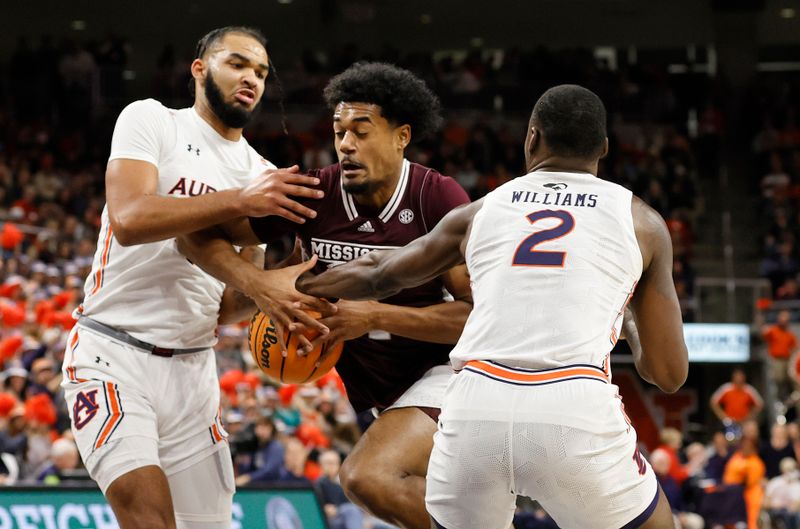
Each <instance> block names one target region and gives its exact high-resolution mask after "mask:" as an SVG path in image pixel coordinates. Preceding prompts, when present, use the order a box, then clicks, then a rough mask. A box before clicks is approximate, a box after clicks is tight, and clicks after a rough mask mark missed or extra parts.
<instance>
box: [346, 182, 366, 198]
mask: <svg viewBox="0 0 800 529" xmlns="http://www.w3.org/2000/svg"><path fill="white" fill-rule="evenodd" d="M342 187H343V188H344V190H345V191H347V192H348V193H350V194H351V195H367V194H369V192H370V191H371V190H372V189H371V188H372V186H370V185H369V182H358V183H355V182H353V183H347V182H344V183H342Z"/></svg>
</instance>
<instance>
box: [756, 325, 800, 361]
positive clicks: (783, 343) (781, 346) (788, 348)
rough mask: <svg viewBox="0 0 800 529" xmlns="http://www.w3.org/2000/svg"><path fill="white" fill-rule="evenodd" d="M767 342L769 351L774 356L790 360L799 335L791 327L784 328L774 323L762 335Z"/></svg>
mask: <svg viewBox="0 0 800 529" xmlns="http://www.w3.org/2000/svg"><path fill="white" fill-rule="evenodd" d="M761 336H762V337H763V338H764V342H766V344H767V351H769V355H770V356H771V357H772V358H780V359H784V360H788V359H789V356H791V354H792V351H793V350H794V348H795V347H797V337H796V336H795V335H794V333H793V332H792V331H790V330H789V329H782V328H781V327H780V326H778V325H772V326H770V327H768V328H767V330H765V331H764V333H763V334H762V335H761Z"/></svg>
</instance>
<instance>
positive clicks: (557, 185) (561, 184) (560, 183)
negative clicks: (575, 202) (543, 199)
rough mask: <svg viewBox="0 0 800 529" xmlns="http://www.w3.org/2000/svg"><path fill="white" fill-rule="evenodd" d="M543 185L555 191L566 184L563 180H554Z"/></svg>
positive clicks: (563, 187)
mask: <svg viewBox="0 0 800 529" xmlns="http://www.w3.org/2000/svg"><path fill="white" fill-rule="evenodd" d="M544 187H549V188H550V189H554V190H556V191H561V190H562V189H566V188H567V184H565V183H563V182H554V183H550V184H545V185H544Z"/></svg>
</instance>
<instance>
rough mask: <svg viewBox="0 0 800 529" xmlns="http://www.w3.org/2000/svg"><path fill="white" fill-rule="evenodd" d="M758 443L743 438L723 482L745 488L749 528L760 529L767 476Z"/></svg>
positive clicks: (726, 466) (729, 463) (728, 466)
mask: <svg viewBox="0 0 800 529" xmlns="http://www.w3.org/2000/svg"><path fill="white" fill-rule="evenodd" d="M757 448H758V445H757V444H756V441H754V440H752V439H750V438H748V437H742V440H741V442H740V444H739V449H738V450H737V451H736V452H734V453H733V455H732V456H731V458H730V460H729V461H728V463H727V464H726V465H725V473H724V474H723V477H722V482H723V483H725V484H727V485H743V486H744V502H745V507H746V508H747V528H748V529H758V515H759V513H760V512H761V504H762V502H763V500H764V485H763V480H764V477H765V475H766V471H765V469H764V462H763V461H762V460H761V458H760V457H758V452H757Z"/></svg>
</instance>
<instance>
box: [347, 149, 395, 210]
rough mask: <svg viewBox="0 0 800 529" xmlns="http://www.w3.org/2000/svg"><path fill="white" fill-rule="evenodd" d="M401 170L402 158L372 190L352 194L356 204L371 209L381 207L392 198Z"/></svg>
mask: <svg viewBox="0 0 800 529" xmlns="http://www.w3.org/2000/svg"><path fill="white" fill-rule="evenodd" d="M402 172H403V160H400V163H399V164H398V166H397V169H396V170H393V171H391V172H390V173H389V175H388V176H386V177H385V178H384V179H383V184H382V185H381V186H380V187H379V188H378V189H376V190H375V191H374V192H372V193H364V194H361V195H353V199H354V200H355V201H356V204H358V205H360V206H366V207H368V208H373V209H381V208H383V207H384V206H386V204H388V203H389V200H390V199H391V198H392V195H394V191H395V189H396V188H397V186H398V184H399V182H400V174H401V173H402Z"/></svg>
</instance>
